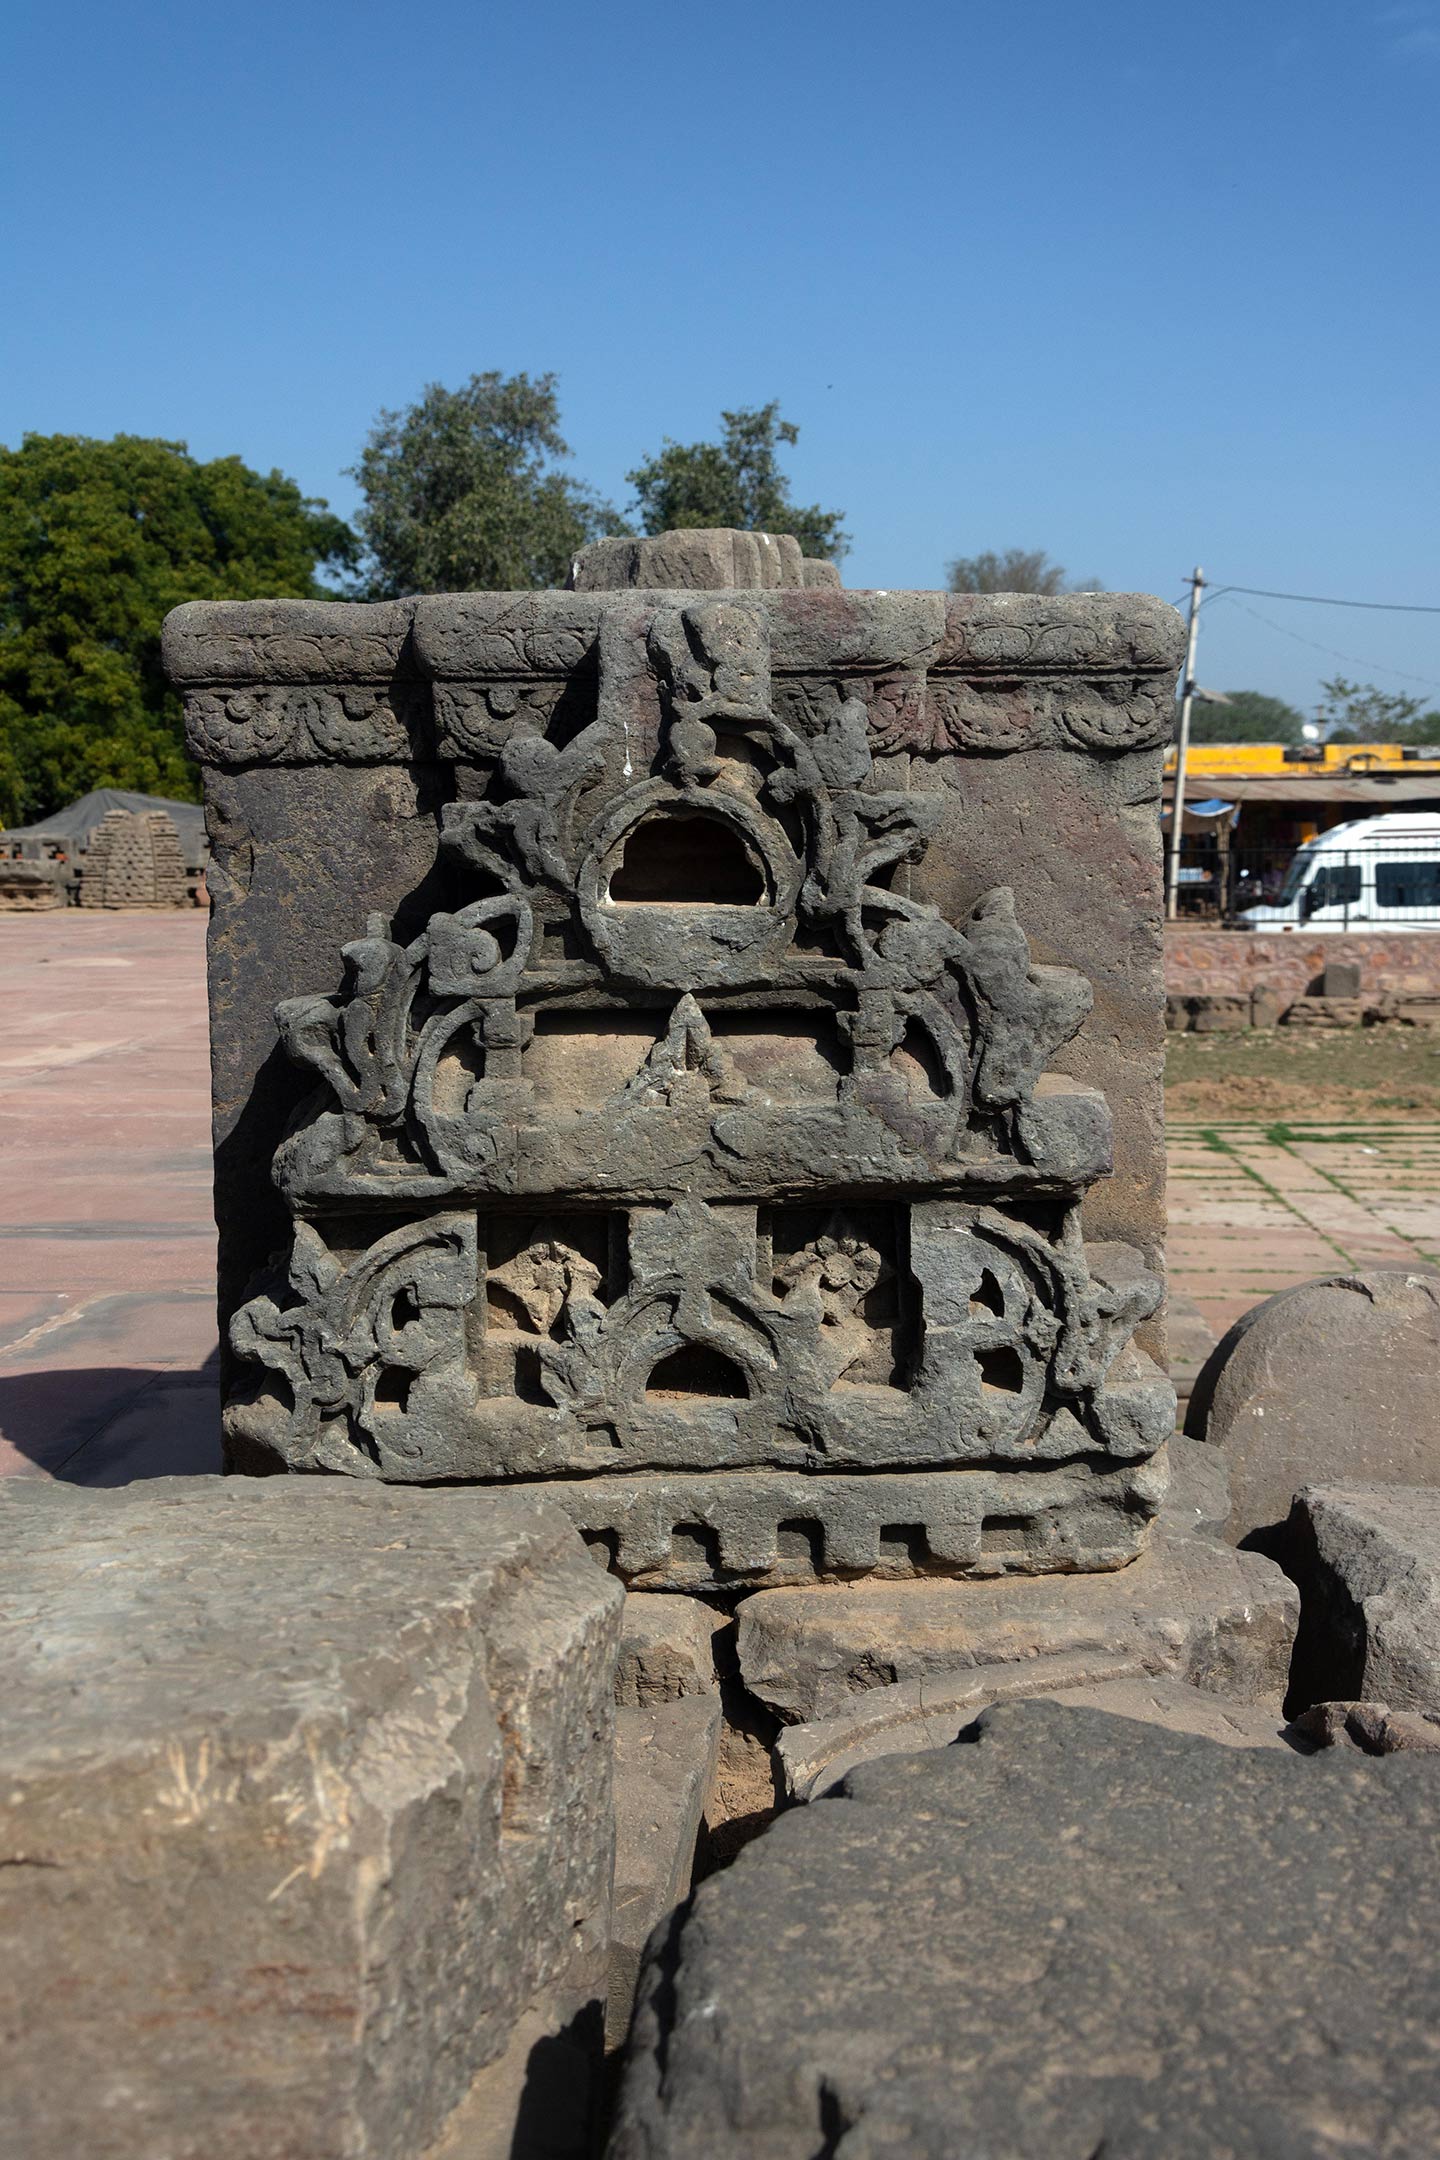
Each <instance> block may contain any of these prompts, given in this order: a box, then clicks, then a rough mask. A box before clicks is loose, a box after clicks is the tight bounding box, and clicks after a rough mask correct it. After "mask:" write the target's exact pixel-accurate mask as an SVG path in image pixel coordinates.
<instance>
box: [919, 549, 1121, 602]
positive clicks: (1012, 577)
mask: <svg viewBox="0 0 1440 2160" xmlns="http://www.w3.org/2000/svg"><path fill="white" fill-rule="evenodd" d="M945 584H946V588H947V590H948V591H950V592H966V593H998V592H1028V593H1051V594H1053V593H1065V592H1103V591H1104V590H1105V588H1104V586H1103V585H1102V584H1101V583H1100V580H1099V578H1073V579H1067V578H1066V575H1065V571H1064V569H1063V567H1062V566H1061V564H1059V563H1055V562H1051V560H1050V557H1049V556H1048V555H1047V554H1046V552H1045V550H1044V548H1006V549H1005V551H1004V553H1003V554H996V552H995V550H994V549H993V548H990V549H987V550H986V552H985V553H984V554H983V555H960V556H957V557H956V559H955V561H954V562H952V563H947V564H946V565H945Z"/></svg>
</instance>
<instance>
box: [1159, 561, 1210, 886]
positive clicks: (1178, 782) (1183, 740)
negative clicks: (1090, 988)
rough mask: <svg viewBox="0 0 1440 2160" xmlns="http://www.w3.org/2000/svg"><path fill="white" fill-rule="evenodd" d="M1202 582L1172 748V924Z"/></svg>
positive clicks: (1193, 597)
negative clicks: (1173, 773) (1175, 741)
mask: <svg viewBox="0 0 1440 2160" xmlns="http://www.w3.org/2000/svg"><path fill="white" fill-rule="evenodd" d="M1204 589H1205V580H1204V577H1203V576H1202V575H1201V571H1200V565H1199V564H1198V563H1197V564H1196V565H1195V575H1194V576H1193V577H1192V578H1191V580H1190V634H1189V636H1188V637H1187V639H1186V641H1185V675H1184V679H1183V681H1182V683H1181V687H1180V740H1179V742H1178V743H1177V744H1176V748H1175V789H1174V794H1173V797H1172V800H1171V804H1170V860H1169V864H1168V866H1167V868H1166V873H1165V913H1166V915H1167V917H1168V918H1169V920H1170V921H1171V922H1174V920H1175V918H1176V916H1177V915H1178V914H1179V912H1180V830H1181V827H1182V826H1183V825H1184V823H1185V763H1186V760H1187V758H1188V757H1189V755H1190V708H1191V706H1192V705H1193V704H1194V702H1195V646H1196V642H1197V640H1198V638H1199V635H1200V595H1201V593H1202V592H1203V591H1204Z"/></svg>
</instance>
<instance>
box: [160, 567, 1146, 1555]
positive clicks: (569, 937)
mask: <svg viewBox="0 0 1440 2160" xmlns="http://www.w3.org/2000/svg"><path fill="white" fill-rule="evenodd" d="M657 579H658V580H664V581H666V583H665V585H664V587H663V589H662V588H657V585H656V580H657ZM573 583H574V585H575V587H576V589H575V590H572V591H568V592H563V593H555V592H551V593H478V594H460V595H454V594H451V595H429V596H425V597H423V598H420V599H416V600H413V601H405V602H395V603H387V604H385V605H383V606H376V607H369V606H351V605H348V604H346V603H325V604H323V605H321V604H316V603H310V602H292V603H289V604H284V603H252V602H247V603H237V604H229V605H226V604H216V605H210V604H204V605H196V606H191V607H187V608H181V609H178V610H177V611H176V612H175V613H174V614H173V615H172V616H171V618H170V620H169V623H168V625H167V628H166V653H167V660H168V664H169V667H170V671H171V674H172V678H173V679H174V681H175V682H176V684H177V686H179V687H180V688H181V689H182V690H183V692H184V695H185V702H186V715H187V727H188V730H189V740H190V742H191V745H192V747H193V749H194V751H195V754H196V756H197V757H198V758H199V759H200V760H201V761H202V763H203V764H204V766H205V768H206V788H207V803H208V808H209V815H210V819H211V823H212V826H213V829H214V832H215V854H214V874H213V876H212V880H211V884H212V891H213V894H214V902H215V915H214V925H213V936H212V943H211V1004H212V1033H213V1039H214V1044H215V1067H214V1069H215V1085H216V1131H217V1134H218V1136H219V1137H218V1150H217V1182H216V1193H217V1212H218V1215H219V1221H220V1229H221V1255H220V1277H221V1304H222V1308H223V1315H224V1322H225V1351H224V1374H223V1391H224V1396H225V1431H226V1442H227V1448H228V1451H229V1461H230V1464H231V1466H232V1467H235V1468H242V1469H258V1470H267V1471H268V1470H273V1469H275V1468H276V1467H279V1466H285V1467H289V1468H292V1469H304V1470H326V1471H336V1472H340V1473H342V1474H345V1475H347V1476H351V1477H358V1478H371V1479H374V1478H379V1479H384V1480H390V1481H397V1482H405V1481H414V1482H420V1483H430V1482H437V1481H441V1480H444V1481H450V1482H476V1483H483V1484H491V1485H496V1486H505V1487H506V1488H508V1489H511V1490H514V1489H516V1488H525V1487H528V1488H530V1489H535V1490H539V1489H542V1488H544V1489H552V1490H554V1492H555V1494H556V1496H557V1498H558V1499H559V1500H560V1502H561V1504H562V1505H563V1506H565V1507H566V1508H567V1510H568V1511H569V1512H570V1514H571V1516H572V1519H573V1520H574V1521H575V1522H576V1524H577V1526H578V1527H579V1528H581V1529H582V1530H583V1531H584V1533H585V1535H586V1536H587V1538H588V1539H589V1540H590V1541H591V1543H592V1544H593V1545H594V1547H595V1548H596V1550H597V1552H598V1553H599V1554H600V1555H601V1556H602V1557H603V1558H604V1559H605V1560H606V1562H607V1564H608V1565H610V1566H611V1567H612V1568H613V1569H614V1570H615V1571H616V1572H617V1573H618V1574H620V1575H621V1576H622V1577H623V1578H624V1580H625V1581H626V1582H627V1583H629V1584H634V1585H640V1586H643V1587H645V1588H646V1589H653V1590H715V1589H721V1590H730V1591H734V1590H737V1589H740V1588H743V1587H747V1586H752V1585H758V1584H761V1583H776V1582H789V1581H808V1580H814V1579H816V1578H820V1579H831V1578H837V1577H838V1578H845V1577H847V1576H858V1575H865V1574H879V1575H882V1576H883V1575H895V1576H911V1575H924V1574H927V1573H930V1572H933V1571H936V1570H942V1571H946V1572H953V1573H976V1574H982V1575H983V1574H990V1573H995V1572H1000V1571H1004V1570H1013V1571H1017V1572H1032V1571H1036V1570H1043V1569H1073V1568H1087V1567H1110V1566H1115V1565H1118V1564H1120V1563H1122V1562H1123V1561H1125V1560H1128V1559H1130V1558H1132V1557H1133V1556H1134V1554H1135V1553H1136V1552H1137V1551H1138V1550H1139V1549H1140V1547H1141V1545H1142V1544H1143V1543H1144V1540H1145V1536H1146V1531H1147V1526H1148V1524H1149V1522H1150V1520H1151V1519H1152V1518H1153V1515H1154V1512H1155V1508H1156V1506H1157V1504H1158V1500H1159V1496H1160V1492H1161V1490H1162V1488H1163V1452H1162V1451H1163V1446H1164V1442H1165V1440H1166V1438H1167V1436H1168V1434H1169V1433H1170V1431H1171V1429H1172V1425H1173V1416H1174V1397H1173V1391H1172V1390H1171V1389H1170V1386H1169V1384H1168V1382H1167V1380H1166V1379H1165V1377H1164V1375H1163V1373H1162V1372H1161V1371H1160V1370H1159V1369H1158V1367H1157V1366H1156V1364H1155V1363H1154V1362H1152V1352H1154V1351H1158V1350H1161V1349H1162V1347H1163V1346H1162V1344H1161V1341H1160V1331H1159V1322H1158V1319H1157V1313H1158V1308H1159V1305H1160V1301H1161V1297H1162V1293H1163V1285H1162V1282H1161V1279H1160V1276H1159V1274H1158V1272H1157V1269H1158V1263H1159V1261H1160V1258H1161V1243H1162V1224H1161V1181H1162V1176H1163V1154H1162V1147H1161V1115H1160V1113H1161V1101H1160V1052H1161V1033H1162V1031H1161V1018H1162V988H1161V943H1162V940H1161V914H1160V880H1159V826H1158V821H1157V816H1156V808H1157V801H1158V790H1159V779H1160V762H1161V756H1162V750H1163V744H1164V742H1165V740H1166V739H1167V737H1168V734H1169V728H1170V710H1171V690H1172V687H1173V682H1174V675H1175V666H1176V661H1177V659H1178V656H1179V644H1180V625H1179V621H1178V618H1177V617H1176V616H1175V615H1174V612H1173V610H1170V609H1168V608H1165V607H1163V606H1162V605H1161V604H1160V603H1159V602H1156V601H1152V600H1149V599H1146V598H1144V597H1143V596H1137V595H1133V594H1132V595H1128V596H1120V595H1116V594H1110V593H1107V594H1090V595H1084V596H1067V597H1065V598H1045V597H1042V596H1036V595H1024V594H1007V595H989V596H984V595H978V596H977V595H944V594H941V593H845V592H841V591H839V590H838V589H833V588H832V589H825V588H824V587H823V586H822V585H817V584H816V583H815V582H814V581H813V577H812V572H811V568H810V566H808V565H806V564H805V563H804V562H803V561H802V559H801V558H800V555H799V550H798V548H797V547H796V545H795V543H794V542H793V540H791V541H787V540H780V539H774V538H773V537H772V538H767V536H765V535H763V534H753V533H708V532H696V533H679V534H674V533H672V534H660V535H655V536H651V537H647V538H644V539H640V540H635V539H617V540H606V541H602V542H599V543H597V544H596V546H595V548H593V549H588V550H586V551H585V552H584V553H583V554H582V556H581V558H580V559H579V560H578V562H577V564H576V569H575V575H574V579H573ZM1121 1248H1124V1249H1123V1250H1122V1249H1121Z"/></svg>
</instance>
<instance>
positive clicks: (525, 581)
mask: <svg viewBox="0 0 1440 2160" xmlns="http://www.w3.org/2000/svg"><path fill="white" fill-rule="evenodd" d="M555 384H556V379H555V377H554V376H553V375H540V376H537V377H535V379H534V380H533V381H532V380H531V378H530V376H528V375H525V374H521V375H510V376H505V375H500V374H498V373H496V372H494V371H493V370H492V371H491V372H490V373H488V374H485V375H472V376H471V377H470V380H469V381H468V382H467V383H466V384H464V386H463V387H462V388H461V389H459V390H446V389H445V388H444V387H443V386H442V385H441V384H439V383H431V384H430V386H429V388H428V389H427V390H426V392H425V394H424V396H423V397H422V398H421V399H420V400H419V401H418V403H416V404H414V405H409V406H406V407H405V409H404V410H403V411H400V412H382V413H381V414H380V416H379V418H378V420H377V421H376V423H375V426H374V428H373V429H372V430H371V433H370V438H369V440H368V442H367V443H366V445H365V448H364V450H363V451H362V452H361V454H360V462H359V463H358V465H355V466H353V467H352V468H351V471H352V474H353V477H354V478H355V479H356V480H357V481H358V482H359V485H360V492H361V494H362V495H363V497H364V499H365V500H364V508H363V509H362V510H361V511H360V514H359V516H358V517H357V519H356V521H355V522H356V524H357V526H358V527H359V531H360V535H361V539H362V540H363V542H364V547H365V561H364V567H363V571H362V578H361V589H362V590H363V592H364V593H365V594H366V595H367V596H368V597H370V598H373V599H397V598H400V597H402V596H404V595H405V594H408V593H421V592H485V591H491V592H520V591H527V590H532V589H534V588H537V587H542V586H548V585H563V584H564V583H565V580H566V577H567V576H568V574H569V570H570V563H571V559H572V557H573V556H574V554H575V551H576V549H577V548H580V547H583V546H584V544H585V542H586V541H587V540H593V539H595V538H596V537H597V536H598V535H600V534H602V533H610V532H623V531H625V529H626V528H625V526H624V524H623V523H622V522H621V520H620V519H619V518H618V517H617V516H616V514H615V512H614V511H613V510H612V509H611V508H610V506H609V504H608V503H605V502H602V501H601V500H600V499H599V497H598V496H596V495H594V494H592V493H591V491H590V490H589V489H588V488H585V487H582V486H581V485H580V484H579V482H578V481H576V480H573V479H571V478H570V476H569V475H568V474H567V473H565V472H563V471H562V470H561V469H560V468H561V465H562V464H563V462H564V461H565V460H566V459H567V458H568V457H569V455H570V451H569V447H568V445H567V444H566V442H565V440H564V437H563V436H562V435H561V433H560V407H559V401H558V398H557V396H556V387H555Z"/></svg>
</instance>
